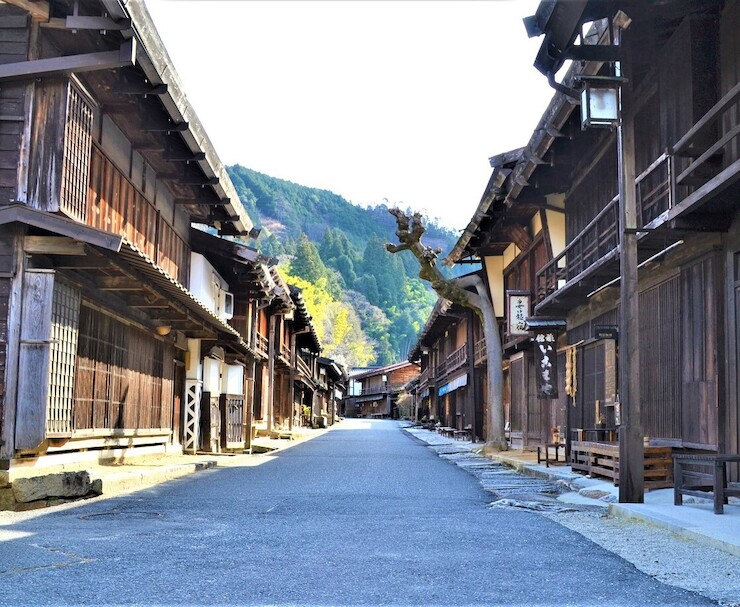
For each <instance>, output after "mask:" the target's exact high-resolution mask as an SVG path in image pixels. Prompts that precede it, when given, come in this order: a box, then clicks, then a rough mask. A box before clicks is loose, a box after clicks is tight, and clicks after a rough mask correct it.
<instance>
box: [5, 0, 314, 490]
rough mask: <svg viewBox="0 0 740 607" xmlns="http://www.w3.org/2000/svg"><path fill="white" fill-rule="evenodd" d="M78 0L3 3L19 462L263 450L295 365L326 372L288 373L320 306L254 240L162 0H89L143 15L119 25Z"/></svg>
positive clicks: (14, 448) (310, 340)
mask: <svg viewBox="0 0 740 607" xmlns="http://www.w3.org/2000/svg"><path fill="white" fill-rule="evenodd" d="M74 4H75V8H76V3H74ZM72 10H73V3H72V2H64V1H62V2H58V3H55V4H54V7H53V11H51V9H50V5H49V3H48V2H44V1H39V2H33V3H28V2H25V1H22V0H18V1H15V0H11V1H9V2H6V3H2V4H0V335H2V337H3V338H2V339H0V372H1V375H0V416H1V419H2V428H1V436H0V460H2V467H3V469H4V470H11V473H9V475H10V476H12V470H13V468H14V467H16V466H17V467H23V466H28V465H44V464H45V463H46V462H48V463H53V462H55V461H59V460H60V459H64V460H65V461H70V460H74V458H76V457H77V458H81V459H84V458H87V459H90V458H98V459H108V458H110V457H123V456H132V455H135V454H136V453H141V454H145V453H151V452H154V451H156V452H164V451H170V450H173V449H182V450H184V451H186V452H195V451H198V450H211V451H220V450H225V449H246V448H249V445H250V440H251V436H252V431H251V427H252V426H253V425H254V424H253V421H254V417H255V414H256V415H257V416H258V419H259V417H260V416H263V417H264V415H265V414H266V412H267V411H268V406H269V407H273V405H274V404H275V402H278V406H277V409H271V410H276V411H279V412H280V413H279V414H280V416H281V417H282V418H284V417H286V416H287V415H289V413H288V411H289V407H287V406H286V408H285V409H283V408H281V407H282V405H281V403H282V402H283V400H281V399H283V397H286V395H289V396H290V397H291V398H292V397H293V391H292V389H291V388H290V386H289V382H288V381H287V378H291V377H292V375H293V374H296V375H297V376H299V377H301V378H307V379H306V381H309V382H311V381H314V382H315V381H316V376H317V375H318V369H317V368H316V365H315V364H314V365H313V367H310V366H309V367H306V366H305V365H303V366H300V365H299V363H298V362H296V358H297V357H291V356H289V357H288V359H287V362H288V365H287V370H288V371H287V373H283V375H282V376H281V375H280V373H277V372H276V371H275V369H276V367H279V365H280V361H279V359H280V357H281V356H283V354H284V353H285V348H286V344H290V343H291V335H292V333H293V332H298V331H299V330H300V331H301V337H300V338H299V339H298V340H297V341H296V340H293V342H294V343H297V351H298V352H299V353H301V354H304V351H305V352H308V351H310V352H311V355H313V356H314V361H315V357H316V356H318V353H319V352H320V344H319V343H318V339H317V338H316V335H315V332H314V331H313V327H312V325H311V319H310V316H308V314H307V312H306V310H305V306H302V304H301V302H299V301H297V300H298V299H299V298H298V297H297V296H296V297H292V296H291V292H290V289H289V287H288V285H287V284H285V282H284V281H283V280H282V279H281V278H280V277H279V274H278V273H277V269H276V267H275V265H274V264H275V262H274V260H270V259H267V258H265V257H264V256H262V255H260V254H259V252H257V251H256V250H254V249H252V248H250V247H249V246H247V245H246V244H244V240H245V239H247V238H249V237H250V236H252V235H253V233H252V232H251V228H252V224H251V221H250V219H249V217H248V215H247V214H246V212H245V211H244V209H243V207H242V205H241V203H240V201H239V199H238V197H237V195H236V193H235V191H234V188H233V185H232V184H231V182H230V180H229V178H228V176H227V175H226V172H225V170H224V167H223V165H222V164H221V162H220V160H219V159H218V156H217V155H216V152H215V150H214V149H213V148H212V146H211V143H210V141H209V139H208V137H207V135H206V133H205V132H204V131H203V128H202V126H201V125H200V122H199V121H198V118H197V116H196V115H195V114H194V112H193V110H192V108H191V107H190V106H189V104H188V102H187V100H186V98H185V95H184V93H183V91H182V90H181V89H180V83H179V80H178V79H177V77H176V74H174V71H173V69H172V66H171V65H169V64H167V54H166V52H165V50H164V48H163V47H162V44H161V41H160V40H159V39H158V37H157V35H156V30H155V28H154V27H153V24H152V23H151V19H150V18H149V15H148V13H147V11H146V8H145V6H144V4H143V3H139V2H133V3H129V4H128V5H127V6H126V7H125V8H124V7H120V6H118V5H117V6H116V7H114V8H113V9H111V8H110V7H106V6H103V3H101V4H100V6H97V3H96V2H89V3H86V4H85V7H84V8H83V9H82V10H83V12H89V11H92V13H90V14H94V15H100V14H108V17H106V18H107V19H110V20H111V22H125V23H126V24H127V25H128V26H129V27H126V28H119V27H112V28H110V30H108V31H106V32H103V31H101V29H100V27H98V26H96V27H91V28H89V29H88V28H86V27H82V26H80V21H79V20H78V21H77V25H76V26H75V27H74V28H72V27H67V22H66V20H65V17H64V15H65V14H72ZM82 21H83V22H84V19H83V20H82ZM96 23H97V24H98V25H99V23H98V22H97V21H96ZM83 25H84V23H83ZM224 235H229V236H240V237H242V240H241V241H239V242H238V241H233V240H226V239H223V238H221V236H224ZM294 311H295V316H294V318H297V320H288V319H287V318H286V317H288V316H290V315H291V314H293V312H294ZM276 326H277V327H278V329H277V332H273V333H272V334H271V331H270V327H273V328H274V327H276ZM270 337H272V338H273V340H272V341H270ZM289 347H290V346H289V345H288V349H289ZM289 354H290V353H289ZM305 356H308V355H307V354H306V355H305ZM283 380H285V381H283ZM286 385H288V388H286V387H285V386H286ZM291 419H292V416H291ZM55 458H56V459H55ZM10 476H9V477H10Z"/></svg>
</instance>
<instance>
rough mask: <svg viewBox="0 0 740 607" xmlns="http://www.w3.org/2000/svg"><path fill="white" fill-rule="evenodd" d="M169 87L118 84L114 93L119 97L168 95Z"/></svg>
mask: <svg viewBox="0 0 740 607" xmlns="http://www.w3.org/2000/svg"><path fill="white" fill-rule="evenodd" d="M167 91H168V87H167V85H166V84H151V83H149V82H140V83H133V82H132V83H128V84H117V85H115V86H114V87H113V89H112V92H114V93H116V94H118V95H143V96H144V97H146V96H147V95H155V96H160V95H166V94H167Z"/></svg>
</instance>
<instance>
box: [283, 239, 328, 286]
mask: <svg viewBox="0 0 740 607" xmlns="http://www.w3.org/2000/svg"><path fill="white" fill-rule="evenodd" d="M290 271H291V274H293V275H294V276H298V277H299V278H303V279H305V280H307V281H308V282H313V283H315V282H317V281H318V280H319V279H320V278H324V277H326V276H327V271H326V266H325V265H324V263H323V262H322V261H321V257H319V252H318V249H317V248H316V245H314V244H313V243H312V242H311V241H310V240H309V239H308V236H306V235H305V234H301V237H300V239H299V240H298V243H297V245H296V251H295V257H294V258H293V261H292V262H291V264H290Z"/></svg>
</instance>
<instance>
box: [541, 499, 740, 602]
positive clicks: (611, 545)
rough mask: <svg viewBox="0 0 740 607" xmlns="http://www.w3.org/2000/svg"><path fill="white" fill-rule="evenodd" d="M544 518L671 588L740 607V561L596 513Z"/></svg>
mask: <svg viewBox="0 0 740 607" xmlns="http://www.w3.org/2000/svg"><path fill="white" fill-rule="evenodd" d="M542 515H543V516H547V517H548V518H549V519H551V520H553V521H556V522H558V523H560V524H561V525H564V526H566V527H568V528H569V529H572V530H573V531H576V532H578V533H580V534H581V535H583V536H585V537H587V538H588V539H590V540H591V541H593V542H595V543H596V544H598V545H599V546H602V547H603V548H605V549H606V550H609V551H610V552H613V553H615V554H617V555H619V556H621V557H622V558H623V559H625V560H626V561H629V562H630V563H632V564H633V565H634V566H635V567H637V568H638V569H639V570H640V571H642V572H644V573H647V574H648V575H650V576H652V577H654V578H655V579H657V580H659V581H660V582H663V583H665V584H670V585H671V586H677V587H679V588H685V589H687V590H693V591H694V592H697V593H699V594H701V595H703V596H706V597H709V598H710V599H713V600H716V601H719V604H720V605H723V606H726V607H740V559H738V558H737V557H736V556H733V555H732V554H730V553H728V552H723V551H722V550H717V549H715V548H711V547H708V546H704V545H702V544H699V543H697V542H695V541H692V540H690V539H688V538H684V537H681V536H678V535H676V534H674V533H671V532H670V531H668V530H667V529H663V528H660V527H655V526H653V525H649V524H647V523H643V522H641V521H637V520H627V519H623V518H621V517H611V516H609V515H608V514H606V513H604V512H597V511H593V510H591V509H588V510H583V511H575V512H543V513H542Z"/></svg>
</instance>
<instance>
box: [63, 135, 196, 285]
mask: <svg viewBox="0 0 740 607" xmlns="http://www.w3.org/2000/svg"><path fill="white" fill-rule="evenodd" d="M62 211H65V209H62ZM65 212H66V211H65ZM69 214H71V211H70V213H69ZM71 216H73V217H74V216H76V215H74V214H71ZM85 223H86V224H87V225H89V226H92V227H94V228H99V229H101V230H106V231H108V232H113V233H114V234H119V235H121V236H125V237H126V239H127V240H128V241H129V242H131V243H133V244H134V245H136V247H137V248H138V249H139V250H140V251H141V252H142V253H144V254H145V255H146V256H147V257H149V259H151V260H152V261H153V262H154V263H156V264H157V265H158V266H159V267H161V268H162V269H163V270H164V271H165V272H167V274H169V275H170V276H171V277H172V278H174V279H175V280H177V281H178V282H179V283H180V284H183V285H187V284H188V274H189V271H190V268H189V264H190V248H189V247H188V245H187V243H186V242H185V241H184V240H183V239H182V238H180V237H179V236H178V235H177V233H176V232H175V230H174V229H173V228H172V226H170V225H169V224H168V223H167V222H166V221H165V220H164V218H163V217H162V216H161V214H160V213H159V211H157V209H156V207H155V206H154V205H152V204H151V203H150V202H149V201H148V200H147V199H146V198H145V197H144V195H143V194H142V193H141V192H139V191H138V190H137V189H136V187H135V186H134V185H133V184H132V183H131V182H130V181H129V180H128V178H127V177H126V176H125V175H124V174H123V173H121V171H119V170H118V169H117V168H116V166H115V165H114V164H113V163H112V162H111V161H110V160H109V159H108V158H106V156H105V155H104V154H103V152H102V151H101V150H100V149H99V148H98V147H96V146H93V147H92V155H91V158H90V181H89V186H88V209H87V213H86V214H85Z"/></svg>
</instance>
